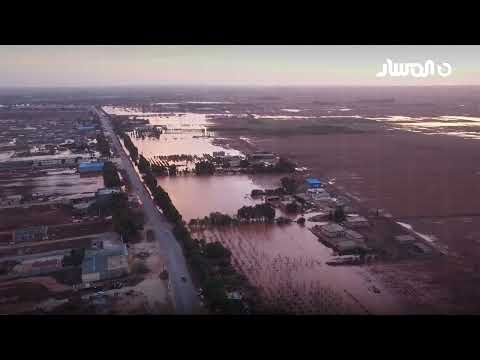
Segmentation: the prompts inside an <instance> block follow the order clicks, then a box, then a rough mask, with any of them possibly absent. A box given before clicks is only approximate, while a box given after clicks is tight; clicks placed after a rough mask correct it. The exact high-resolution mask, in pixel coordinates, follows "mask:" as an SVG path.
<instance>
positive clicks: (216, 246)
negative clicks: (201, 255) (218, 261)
mask: <svg viewBox="0 0 480 360" xmlns="http://www.w3.org/2000/svg"><path fill="white" fill-rule="evenodd" d="M203 249H204V251H205V256H206V257H209V258H228V259H229V258H230V256H231V255H232V253H231V252H230V250H228V249H227V248H226V247H225V246H223V245H222V244H221V243H220V242H218V241H215V242H212V243H208V244H206V245H205V246H204V247H203Z"/></svg>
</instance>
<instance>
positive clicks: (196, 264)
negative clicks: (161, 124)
mask: <svg viewBox="0 0 480 360" xmlns="http://www.w3.org/2000/svg"><path fill="white" fill-rule="evenodd" d="M139 170H140V172H142V174H143V180H144V182H145V184H146V185H147V187H148V189H149V190H150V191H151V193H152V195H153V199H154V201H155V203H156V204H157V205H158V207H159V208H160V209H161V210H162V212H163V214H164V215H165V217H166V218H167V220H169V221H170V222H172V223H173V224H174V226H173V231H172V232H173V235H174V236H175V238H176V239H177V241H178V242H179V243H180V244H181V246H182V248H183V252H184V254H185V257H186V259H187V262H188V264H189V266H190V268H191V270H192V272H193V274H194V276H195V277H196V279H197V280H198V282H199V283H200V286H201V287H202V288H203V289H204V296H205V299H206V301H207V305H208V306H209V308H210V309H211V310H212V311H213V312H221V313H241V312H242V311H243V306H242V305H241V304H240V303H239V302H238V301H236V300H231V299H229V298H228V289H230V288H235V286H237V287H238V286H239V285H240V284H243V283H244V282H245V281H246V280H245V279H244V278H243V277H242V275H240V274H239V273H238V272H237V271H236V270H235V269H234V268H233V266H232V264H231V254H230V251H229V250H228V249H227V248H226V247H224V246H223V245H222V244H220V243H213V244H207V243H205V241H200V240H198V239H193V238H192V236H191V234H190V231H189V230H188V229H187V227H186V225H185V223H184V221H183V220H182V216H181V215H180V213H179V211H178V210H177V208H176V207H175V205H174V204H173V202H172V200H171V198H170V196H169V195H168V193H167V192H166V191H165V190H164V189H163V188H162V187H161V186H160V185H159V184H158V182H157V179H156V178H155V176H154V174H153V172H152V168H151V166H150V164H149V162H148V161H147V160H146V159H145V158H144V157H143V156H142V155H140V160H139Z"/></svg>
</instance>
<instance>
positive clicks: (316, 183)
mask: <svg viewBox="0 0 480 360" xmlns="http://www.w3.org/2000/svg"><path fill="white" fill-rule="evenodd" d="M305 182H306V183H307V185H308V186H309V187H310V188H319V187H321V186H322V182H321V181H320V180H318V179H315V178H308V179H305Z"/></svg>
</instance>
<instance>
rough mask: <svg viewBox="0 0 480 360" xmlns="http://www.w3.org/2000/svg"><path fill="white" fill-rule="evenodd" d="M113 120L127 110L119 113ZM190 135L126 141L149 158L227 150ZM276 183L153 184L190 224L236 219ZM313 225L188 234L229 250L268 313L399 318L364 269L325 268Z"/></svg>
mask: <svg viewBox="0 0 480 360" xmlns="http://www.w3.org/2000/svg"><path fill="white" fill-rule="evenodd" d="M110 112H111V113H112V111H111V109H110ZM119 113H120V114H125V113H128V111H126V110H121V111H120V112H119ZM119 113H116V112H114V114H119ZM136 115H137V116H140V114H138V113H136ZM159 115H160V117H159V118H157V116H159ZM200 117H203V124H204V123H207V122H208V120H207V118H206V116H205V115H203V114H193V115H190V114H186V115H184V116H177V115H173V116H168V117H165V118H163V117H162V116H161V114H156V115H155V119H156V120H155V121H159V120H158V119H168V122H169V126H170V127H171V128H173V127H175V128H183V129H188V128H192V127H194V126H198V125H199V124H202V121H201V120H199V119H200ZM189 119H190V120H189ZM151 123H152V122H151ZM132 135H134V134H132ZM193 136H194V135H191V134H188V133H187V134H186V133H182V132H180V133H179V134H169V133H166V134H162V135H160V136H159V138H152V137H141V136H132V141H133V142H134V144H135V145H136V146H137V148H138V149H139V153H143V154H145V156H148V157H155V156H165V155H174V154H187V155H201V154H205V153H207V154H208V153H210V154H211V153H212V152H213V151H225V152H226V153H228V152H229V151H231V150H230V149H228V148H224V147H223V146H219V145H213V144H212V141H213V138H212V137H203V138H202V137H198V138H194V137H193ZM232 153H234V154H238V153H239V152H232ZM280 177H281V176H270V175H269V176H265V175H261V176H260V175H255V176H250V175H215V176H194V175H183V176H170V177H158V178H157V180H158V182H159V184H160V185H161V186H162V187H163V188H164V189H165V190H166V191H167V192H168V193H169V195H170V197H171V199H172V201H173V203H174V204H175V206H176V207H177V209H178V210H179V211H180V213H181V214H182V216H183V218H184V220H186V221H187V222H188V221H189V220H190V219H192V218H203V217H204V216H208V215H209V214H210V213H211V212H215V211H219V212H222V213H226V214H229V215H234V214H236V212H237V210H238V209H239V208H240V207H242V206H244V205H254V204H256V203H260V202H263V200H262V199H252V198H251V197H250V193H251V191H252V190H253V189H266V188H274V187H278V186H279V179H280ZM276 211H277V212H278V211H279V210H278V209H277V210H276ZM282 215H283V214H282ZM309 215H312V214H309ZM308 217H310V216H308ZM313 225H314V224H313V223H310V222H309V221H308V220H307V223H306V226H301V225H298V224H296V223H292V224H287V225H270V224H249V225H239V226H228V227H223V228H222V227H216V228H207V229H200V230H195V231H193V233H192V235H193V236H194V237H197V238H204V239H205V240H206V241H219V242H221V243H222V244H224V245H225V246H226V247H228V248H229V249H230V250H231V251H232V256H233V259H234V264H235V266H236V267H237V268H238V269H239V270H240V271H241V272H242V273H243V274H244V275H245V276H247V278H248V279H249V280H250V282H251V283H252V284H253V285H254V286H255V287H256V288H257V289H258V290H259V293H260V294H261V296H262V298H263V299H264V301H265V302H266V303H267V304H268V305H269V306H270V308H271V309H272V310H281V311H287V312H292V313H335V314H348V313H354V314H364V313H385V314H391V313H400V312H402V311H403V308H402V306H401V305H400V304H398V303H397V302H396V300H395V299H394V297H393V296H392V295H391V294H390V293H389V292H388V291H387V290H386V289H383V288H382V287H381V285H379V284H376V283H375V282H374V280H373V279H372V278H370V277H369V275H368V273H367V271H366V270H365V269H364V268H360V267H341V266H338V267H330V266H328V265H327V264H326V262H327V261H328V260H331V259H332V256H334V255H335V254H334V253H333V251H332V250H331V249H329V248H327V247H326V246H324V245H323V244H322V243H320V242H319V241H318V239H317V237H316V236H315V235H313V234H312V233H311V232H310V230H309V227H311V226H313Z"/></svg>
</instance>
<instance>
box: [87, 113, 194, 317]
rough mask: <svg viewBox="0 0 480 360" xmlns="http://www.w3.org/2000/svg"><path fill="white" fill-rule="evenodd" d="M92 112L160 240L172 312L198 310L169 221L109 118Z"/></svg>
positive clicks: (189, 279)
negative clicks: (170, 290)
mask: <svg viewBox="0 0 480 360" xmlns="http://www.w3.org/2000/svg"><path fill="white" fill-rule="evenodd" d="M94 111H96V113H97V114H98V115H99V116H100V120H101V122H102V125H103V128H104V130H105V133H106V135H107V136H109V137H110V138H111V139H112V144H113V146H114V148H115V150H116V152H117V154H118V155H119V156H120V158H121V160H122V164H123V167H124V169H125V170H126V172H127V174H128V178H129V180H130V184H131V185H132V191H133V192H134V193H135V194H137V195H138V197H139V198H140V200H141V201H142V203H143V209H144V212H145V217H146V219H147V225H148V224H150V225H151V226H152V230H153V231H154V233H155V239H157V240H158V241H159V242H160V248H161V250H162V253H164V254H165V256H166V259H167V267H168V270H169V275H170V277H169V281H170V287H171V289H172V292H173V298H174V304H175V309H176V312H177V313H179V314H192V313H196V312H198V310H199V309H200V300H199V297H198V295H197V293H196V290H195V287H194V286H193V284H192V279H191V278H190V274H189V272H188V269H187V265H186V262H185V257H184V256H183V252H182V249H181V247H180V245H179V244H178V242H177V240H176V239H175V237H174V236H173V234H172V232H171V226H170V224H169V223H168V222H167V221H166V220H165V217H164V216H163V214H162V213H161V212H160V210H159V209H158V207H157V206H156V205H155V203H154V202H153V199H152V198H151V196H150V193H149V192H148V190H147V189H146V187H145V186H144V184H143V182H142V180H141V179H140V176H139V174H138V173H137V171H136V170H135V168H134V166H133V165H132V162H131V161H130V158H129V156H128V155H127V153H126V151H125V150H124V149H123V147H122V145H121V143H120V141H119V139H118V137H117V136H116V135H115V133H114V132H113V129H112V126H111V123H110V119H109V117H108V116H107V115H106V114H105V113H104V112H103V111H102V110H101V109H99V108H94ZM182 276H184V277H186V278H187V281H186V282H184V281H182V279H181V277H182Z"/></svg>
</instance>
